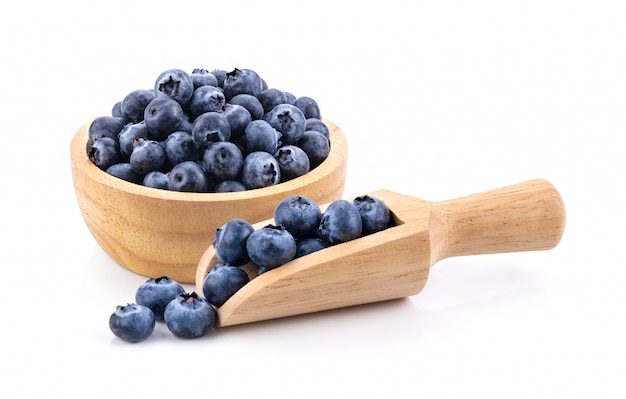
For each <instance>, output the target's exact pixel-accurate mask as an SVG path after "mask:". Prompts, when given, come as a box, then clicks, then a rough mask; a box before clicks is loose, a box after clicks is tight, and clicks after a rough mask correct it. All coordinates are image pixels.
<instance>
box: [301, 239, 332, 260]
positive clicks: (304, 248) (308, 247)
mask: <svg viewBox="0 0 626 399" xmlns="http://www.w3.org/2000/svg"><path fill="white" fill-rule="evenodd" d="M329 246H330V243H328V242H327V241H324V240H320V239H319V238H314V237H310V238H305V239H303V240H299V241H298V245H297V246H296V256H295V258H301V257H303V256H305V255H308V254H312V253H313V252H317V251H319V250H321V249H324V248H328V247H329Z"/></svg>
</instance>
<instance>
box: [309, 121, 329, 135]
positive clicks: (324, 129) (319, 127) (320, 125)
mask: <svg viewBox="0 0 626 399" xmlns="http://www.w3.org/2000/svg"><path fill="white" fill-rule="evenodd" d="M304 130H305V131H307V130H315V131H317V132H320V133H322V134H323V135H324V136H326V138H328V139H329V138H330V130H329V129H328V126H327V125H326V124H325V123H324V122H323V121H322V120H320V119H317V118H308V119H307V120H306V121H305V127H304Z"/></svg>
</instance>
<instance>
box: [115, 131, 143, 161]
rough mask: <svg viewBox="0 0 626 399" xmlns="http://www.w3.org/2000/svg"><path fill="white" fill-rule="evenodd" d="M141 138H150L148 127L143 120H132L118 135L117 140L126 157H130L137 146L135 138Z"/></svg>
mask: <svg viewBox="0 0 626 399" xmlns="http://www.w3.org/2000/svg"><path fill="white" fill-rule="evenodd" d="M139 138H143V139H147V138H150V133H149V132H148V127H147V126H146V124H145V123H143V122H139V123H132V122H131V123H129V124H127V125H126V126H124V128H122V130H121V131H120V133H119V134H118V135H117V141H118V142H119V145H120V152H121V153H122V155H123V156H124V157H125V158H126V159H128V158H129V157H130V154H131V153H132V152H133V147H134V146H135V140H137V139H139Z"/></svg>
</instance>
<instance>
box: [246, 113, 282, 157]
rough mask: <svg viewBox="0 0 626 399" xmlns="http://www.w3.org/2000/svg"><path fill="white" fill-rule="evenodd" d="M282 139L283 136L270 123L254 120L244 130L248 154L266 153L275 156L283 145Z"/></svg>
mask: <svg viewBox="0 0 626 399" xmlns="http://www.w3.org/2000/svg"><path fill="white" fill-rule="evenodd" d="M281 137H282V134H281V133H280V132H279V131H278V130H276V129H274V128H273V127H272V126H271V125H270V124H269V123H268V122H266V121H264V120H263V119H258V120H254V121H252V122H250V123H249V124H248V126H246V128H245V130H244V142H245V146H246V152H247V153H251V152H254V151H265V152H268V153H270V154H274V153H275V152H276V150H278V148H280V146H281V145H282V141H281Z"/></svg>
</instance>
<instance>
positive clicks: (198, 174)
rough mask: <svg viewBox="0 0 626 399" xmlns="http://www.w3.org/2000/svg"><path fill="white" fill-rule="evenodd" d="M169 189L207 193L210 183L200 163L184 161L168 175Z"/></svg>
mask: <svg viewBox="0 0 626 399" xmlns="http://www.w3.org/2000/svg"><path fill="white" fill-rule="evenodd" d="M167 188H168V189H169V190H171V191H184V192H196V193H203V192H207V191H208V188H209V183H208V180H207V177H206V174H205V172H204V168H203V167H202V166H200V164H199V163H198V162H194V161H184V162H181V163H179V164H177V165H175V166H174V167H173V168H172V170H170V171H169V173H168V174H167Z"/></svg>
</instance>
